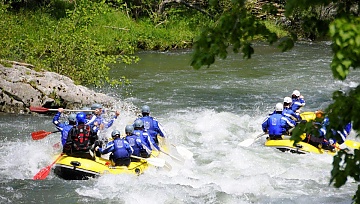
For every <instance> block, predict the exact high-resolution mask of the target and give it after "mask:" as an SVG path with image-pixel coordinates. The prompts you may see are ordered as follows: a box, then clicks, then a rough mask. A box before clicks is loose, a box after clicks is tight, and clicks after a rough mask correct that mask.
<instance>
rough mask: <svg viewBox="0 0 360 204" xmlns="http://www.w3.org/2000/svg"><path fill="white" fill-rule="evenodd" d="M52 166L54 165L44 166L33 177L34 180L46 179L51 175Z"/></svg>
mask: <svg viewBox="0 0 360 204" xmlns="http://www.w3.org/2000/svg"><path fill="white" fill-rule="evenodd" d="M51 167H52V165H51V166H50V165H49V166H47V167H44V168H42V169H41V170H40V171H39V172H38V173H37V174H36V175H35V176H34V177H33V180H44V179H46V177H47V176H48V175H49V173H50V171H51Z"/></svg>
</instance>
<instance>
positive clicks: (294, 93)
mask: <svg viewBox="0 0 360 204" xmlns="http://www.w3.org/2000/svg"><path fill="white" fill-rule="evenodd" d="M292 94H293V95H295V96H296V97H299V96H300V91H298V90H294V91H293V93H292Z"/></svg>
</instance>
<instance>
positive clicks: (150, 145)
mask: <svg viewBox="0 0 360 204" xmlns="http://www.w3.org/2000/svg"><path fill="white" fill-rule="evenodd" d="M133 126H134V134H135V135H137V136H138V137H140V139H141V143H142V144H143V145H145V148H146V149H147V151H148V150H153V149H154V148H155V149H157V150H158V151H160V147H159V146H158V145H157V144H156V142H155V141H154V140H153V138H152V137H150V135H149V134H148V133H147V132H146V130H145V129H144V122H143V121H142V120H140V119H137V120H135V122H134V125H133ZM149 156H150V155H149Z"/></svg>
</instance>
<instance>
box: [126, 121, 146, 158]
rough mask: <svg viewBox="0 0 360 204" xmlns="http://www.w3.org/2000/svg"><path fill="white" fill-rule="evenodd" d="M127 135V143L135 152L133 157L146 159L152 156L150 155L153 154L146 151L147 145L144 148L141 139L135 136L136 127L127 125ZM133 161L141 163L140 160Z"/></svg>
mask: <svg viewBox="0 0 360 204" xmlns="http://www.w3.org/2000/svg"><path fill="white" fill-rule="evenodd" d="M125 134H126V137H125V139H126V141H127V142H128V143H129V144H130V146H131V147H132V148H133V150H134V152H133V155H135V156H138V157H146V158H147V157H149V156H150V155H149V154H150V153H151V151H150V152H149V153H148V152H147V151H146V147H144V146H145V145H144V146H143V144H142V143H141V139H140V137H139V136H137V135H136V134H134V126H132V125H127V126H126V127H125ZM131 161H139V159H136V158H131Z"/></svg>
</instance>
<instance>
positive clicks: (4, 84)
mask: <svg viewBox="0 0 360 204" xmlns="http://www.w3.org/2000/svg"><path fill="white" fill-rule="evenodd" d="M0 78H1V79H0V112H5V113H22V114H24V113H30V109H29V108H30V106H42V107H46V108H58V107H63V108H67V109H78V108H81V107H83V106H88V105H90V104H93V103H101V104H103V105H105V106H109V107H110V106H112V104H113V103H114V102H115V99H114V98H113V97H110V96H108V95H106V94H103V93H96V92H94V91H93V90H90V89H88V88H87V87H84V86H80V85H75V84H74V82H73V81H72V80H71V79H70V78H68V77H66V76H62V75H59V74H57V73H54V72H48V71H44V72H37V71H34V70H32V69H30V68H27V67H25V66H20V65H16V64H14V65H13V66H12V67H4V66H3V65H1V64H0Z"/></svg>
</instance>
